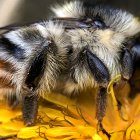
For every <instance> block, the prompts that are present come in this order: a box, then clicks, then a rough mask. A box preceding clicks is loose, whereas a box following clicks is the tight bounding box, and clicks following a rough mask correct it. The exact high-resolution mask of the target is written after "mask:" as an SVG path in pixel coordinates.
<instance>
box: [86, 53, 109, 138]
mask: <svg viewBox="0 0 140 140" xmlns="http://www.w3.org/2000/svg"><path fill="white" fill-rule="evenodd" d="M86 54H87V62H88V65H89V69H90V70H91V72H92V74H93V76H94V78H95V80H96V82H97V83H98V84H99V85H100V87H99V91H98V94H97V110H96V117H97V120H98V124H99V127H100V129H101V131H102V132H103V133H105V134H106V135H107V136H108V138H110V134H108V132H107V131H106V130H105V129H104V128H103V125H102V120H103V117H104V115H105V111H106V104H107V85H108V83H109V80H110V75H109V71H108V69H107V67H106V66H105V65H104V63H103V62H102V61H101V60H100V59H99V58H98V57H97V56H95V55H94V54H93V53H91V52H90V51H87V53H86Z"/></svg>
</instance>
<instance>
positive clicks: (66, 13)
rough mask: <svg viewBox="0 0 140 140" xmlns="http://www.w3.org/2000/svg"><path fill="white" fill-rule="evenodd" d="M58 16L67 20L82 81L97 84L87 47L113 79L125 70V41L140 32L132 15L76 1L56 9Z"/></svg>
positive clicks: (75, 68) (139, 27) (76, 65)
mask: <svg viewBox="0 0 140 140" xmlns="http://www.w3.org/2000/svg"><path fill="white" fill-rule="evenodd" d="M52 10H53V11H54V13H55V14H56V16H57V17H58V18H62V19H63V20H66V22H64V26H66V27H67V29H68V30H67V32H68V35H69V36H70V37H71V43H72V46H73V53H72V54H71V55H72V58H71V59H72V62H73V64H72V65H73V66H72V69H73V70H74V72H73V75H74V77H75V79H76V81H78V83H81V87H82V86H83V84H84V83H85V81H86V83H88V82H89V84H90V85H93V83H95V82H94V81H92V80H91V79H92V78H91V76H92V75H91V73H90V71H89V72H88V66H87V62H86V56H85V55H84V53H83V52H85V50H86V49H87V50H88V51H90V52H91V53H93V54H95V55H96V56H97V57H98V58H99V59H100V60H101V61H102V62H103V63H104V64H105V66H106V67H107V68H108V70H109V73H110V74H111V78H112V77H114V76H115V75H117V74H119V73H120V72H121V64H120V59H121V58H120V54H121V50H122V48H123V47H124V44H125V43H126V41H128V40H129V39H132V38H133V36H135V35H136V34H137V33H139V32H140V23H139V21H138V19H137V18H136V17H134V16H133V15H132V14H130V13H128V12H126V11H123V10H120V9H114V8H112V7H109V6H105V5H95V6H94V7H93V6H91V7H90V6H86V5H85V4H84V3H82V2H80V1H72V2H70V3H66V4H65V5H63V6H56V7H55V8H52ZM87 81H88V82H87Z"/></svg>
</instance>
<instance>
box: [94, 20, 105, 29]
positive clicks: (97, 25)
mask: <svg viewBox="0 0 140 140" xmlns="http://www.w3.org/2000/svg"><path fill="white" fill-rule="evenodd" d="M92 25H93V27H94V28H98V29H104V28H105V27H106V25H105V23H104V22H103V21H102V20H100V19H95V20H93V22H92Z"/></svg>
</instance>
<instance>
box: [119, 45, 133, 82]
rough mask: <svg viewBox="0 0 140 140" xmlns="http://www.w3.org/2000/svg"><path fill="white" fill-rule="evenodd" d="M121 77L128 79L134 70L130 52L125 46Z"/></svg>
mask: <svg viewBox="0 0 140 140" xmlns="http://www.w3.org/2000/svg"><path fill="white" fill-rule="evenodd" d="M121 62H122V78H123V79H124V80H129V79H130V78H131V77H132V74H133V72H134V61H133V56H132V53H131V52H130V51H129V50H128V49H127V48H125V49H124V52H123V56H122V60H121Z"/></svg>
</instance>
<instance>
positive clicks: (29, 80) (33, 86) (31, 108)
mask: <svg viewBox="0 0 140 140" xmlns="http://www.w3.org/2000/svg"><path fill="white" fill-rule="evenodd" d="M50 45H51V44H48V45H47V46H45V47H44V48H42V50H41V51H40V52H39V53H38V54H37V55H36V57H35V58H34V60H32V61H31V63H30V66H29V67H30V69H29V70H28V71H27V73H28V75H27V77H26V80H25V85H26V88H25V90H23V92H24V93H23V101H22V104H23V106H22V107H23V119H24V122H25V124H26V125H28V126H29V125H32V124H34V123H35V120H36V117H37V111H38V95H37V93H36V90H37V89H38V88H39V82H40V80H41V78H42V76H43V74H44V70H45V65H46V62H47V57H46V56H47V53H48V47H49V46H50ZM50 47H52V46H50ZM26 92H27V93H26Z"/></svg>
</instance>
